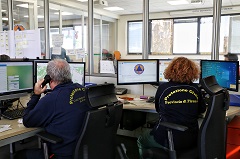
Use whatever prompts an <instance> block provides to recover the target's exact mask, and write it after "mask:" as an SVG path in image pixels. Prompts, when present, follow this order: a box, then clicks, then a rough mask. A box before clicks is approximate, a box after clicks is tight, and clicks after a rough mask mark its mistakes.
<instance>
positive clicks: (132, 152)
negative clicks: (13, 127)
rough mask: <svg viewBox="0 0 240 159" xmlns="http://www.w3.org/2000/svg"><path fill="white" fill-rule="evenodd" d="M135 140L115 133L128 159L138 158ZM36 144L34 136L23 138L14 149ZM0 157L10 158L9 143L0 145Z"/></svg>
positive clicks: (2, 158) (3, 158) (31, 146)
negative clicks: (124, 148)
mask: <svg viewBox="0 0 240 159" xmlns="http://www.w3.org/2000/svg"><path fill="white" fill-rule="evenodd" d="M136 140H137V139H136V138H132V137H126V136H120V135H117V143H118V144H119V143H123V144H124V145H125V147H126V149H127V156H128V158H129V159H139V155H138V148H137V142H136ZM37 146H38V141H37V138H36V137H32V138H28V139H25V140H24V142H23V143H21V142H17V143H16V144H15V147H16V150H22V149H26V148H36V147H37ZM116 158H118V157H116ZM0 159H10V155H9V145H7V146H3V147H0Z"/></svg>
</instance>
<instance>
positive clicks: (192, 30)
mask: <svg viewBox="0 0 240 159" xmlns="http://www.w3.org/2000/svg"><path fill="white" fill-rule="evenodd" d="M197 26H198V23H197V18H189V19H174V32H173V53H174V54H196V53H197Z"/></svg>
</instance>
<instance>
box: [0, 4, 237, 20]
mask: <svg viewBox="0 0 240 159" xmlns="http://www.w3.org/2000/svg"><path fill="white" fill-rule="evenodd" d="M23 1H25V2H26V1H29V2H30V1H36V0H14V1H13V17H14V19H16V21H19V22H21V21H22V22H27V21H28V18H26V17H24V16H26V15H28V14H29V12H28V8H22V7H18V6H16V5H17V4H23V3H25V2H23ZM37 1H38V2H43V0H37ZM94 1H95V2H94V3H95V4H94V8H96V9H98V10H102V9H103V8H105V7H106V6H104V5H99V4H98V1H99V0H94ZM103 1H104V0H103ZM105 1H107V3H108V7H121V8H123V9H124V10H121V11H111V13H112V14H116V15H129V14H141V13H142V12H143V0H105ZM168 1H179V0H149V12H150V13H154V12H167V11H184V10H189V9H191V10H193V9H203V8H212V7H213V1H214V0H201V1H202V3H201V4H192V3H191V1H193V0H186V1H188V3H189V4H184V5H170V4H169V3H167V2H168ZM195 1H196V0H195ZM1 2H2V9H3V10H7V0H1ZM49 2H50V3H52V2H55V3H58V4H62V5H64V6H67V5H68V4H71V5H72V6H74V7H76V6H77V5H81V6H86V8H87V5H88V2H80V1H77V0H58V1H56V0H49ZM74 4H75V5H74ZM222 6H225V7H226V6H227V7H230V6H240V0H222ZM104 11H105V12H106V10H104ZM54 12H56V11H55V10H50V17H51V18H52V20H53V19H54V20H58V15H56V14H54ZM108 12H110V11H108ZM5 13H6V16H5V17H7V11H5ZM43 13H44V11H43V7H42V6H41V7H39V8H38V14H39V15H43ZM239 13H240V10H239ZM63 19H76V15H68V16H64V17H63ZM50 20H51V19H50ZM38 21H39V22H40V21H43V18H41V19H38Z"/></svg>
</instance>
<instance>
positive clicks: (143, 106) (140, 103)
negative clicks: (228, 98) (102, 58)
mask: <svg viewBox="0 0 240 159" xmlns="http://www.w3.org/2000/svg"><path fill="white" fill-rule="evenodd" d="M118 97H119V98H121V97H130V98H134V100H132V101H129V103H126V104H124V105H123V109H129V110H136V111H145V112H150V113H157V112H156V110H155V105H154V103H147V102H146V100H143V99H140V98H139V97H140V95H133V94H125V95H119V96H118ZM238 113H240V107H236V106H230V107H229V109H228V110H227V112H226V117H230V116H233V115H236V114H238Z"/></svg>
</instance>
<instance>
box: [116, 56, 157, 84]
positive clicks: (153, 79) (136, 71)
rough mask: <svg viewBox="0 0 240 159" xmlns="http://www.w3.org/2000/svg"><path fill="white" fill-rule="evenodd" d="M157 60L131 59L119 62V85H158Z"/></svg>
mask: <svg viewBox="0 0 240 159" xmlns="http://www.w3.org/2000/svg"><path fill="white" fill-rule="evenodd" d="M157 83H158V60H157V59H131V60H118V61H117V84H118V85H128V84H157Z"/></svg>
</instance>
